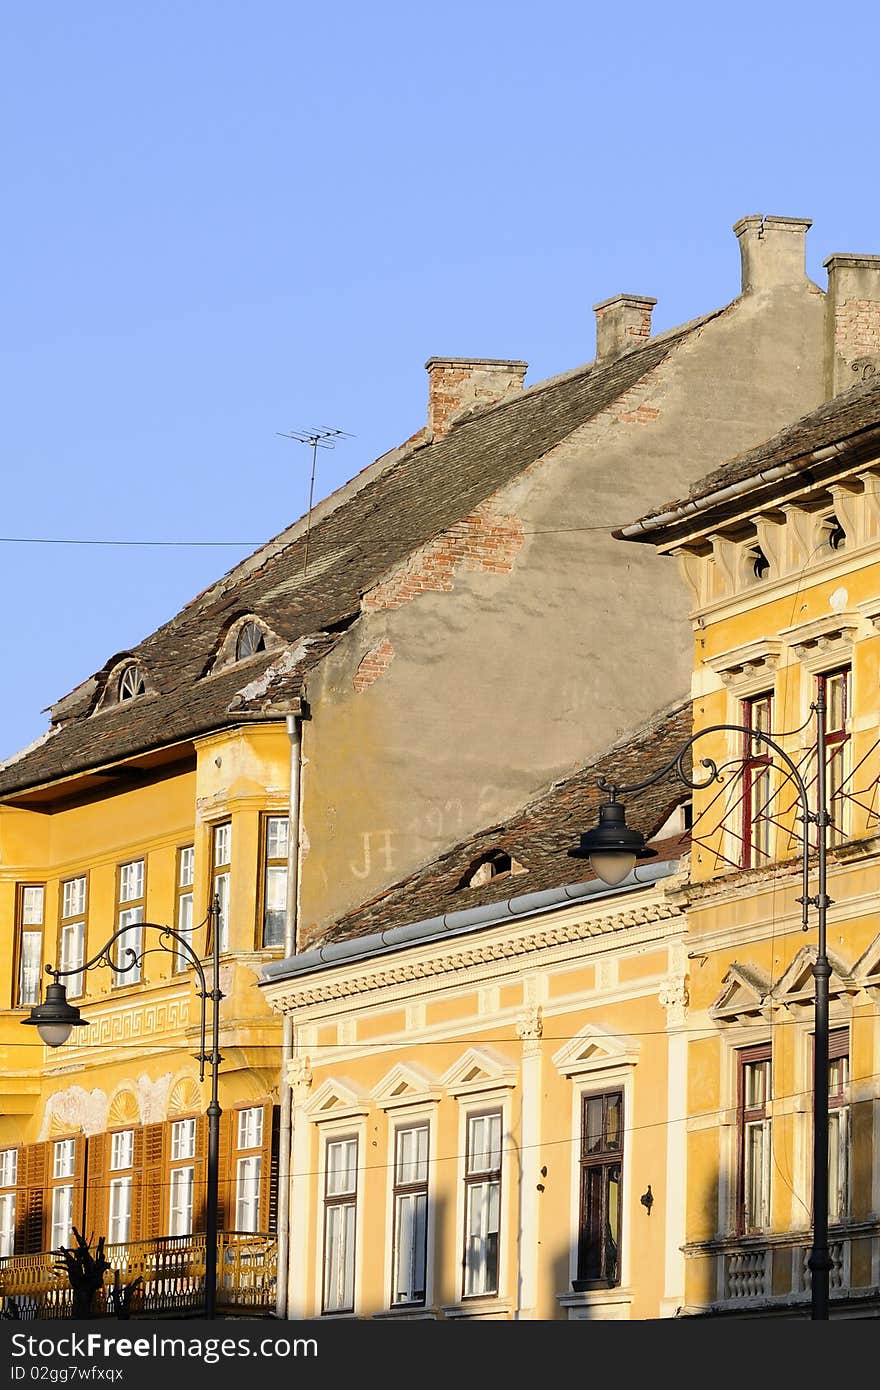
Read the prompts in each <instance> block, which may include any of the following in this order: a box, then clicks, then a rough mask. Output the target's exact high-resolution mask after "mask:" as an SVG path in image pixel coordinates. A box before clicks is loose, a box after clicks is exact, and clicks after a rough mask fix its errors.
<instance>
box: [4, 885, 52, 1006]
mask: <svg viewBox="0 0 880 1390" xmlns="http://www.w3.org/2000/svg"><path fill="white" fill-rule="evenodd" d="M15 888H16V891H15V937H14V945H13V953H12V998H13V1004H12V1007H13V1008H14V1009H29V1008H32V1007H33V1005H34V1004H39V1002H40V981H41V980H42V978H43V955H44V953H45V948H46V884H45V883H17V884H16V886H15ZM36 890H39V892H40V893H41V894H42V905H43V910H42V914H41V917H40V923H39V926H37V925H36V924H35V923H30V922H25V920H24V918H25V899H26V895H27V894H28V893H29V892H34V891H36ZM25 936H39V938H40V955H39V965H38V967H37V978H36V990H35V992H34V998H32V999H29V998H25V990H24V987H23V986H24V966H25V950H24V938H25Z"/></svg>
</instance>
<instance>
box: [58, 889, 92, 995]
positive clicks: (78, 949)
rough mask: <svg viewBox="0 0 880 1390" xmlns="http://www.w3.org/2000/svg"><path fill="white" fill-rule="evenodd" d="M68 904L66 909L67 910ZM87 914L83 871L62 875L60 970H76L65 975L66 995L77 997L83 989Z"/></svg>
mask: <svg viewBox="0 0 880 1390" xmlns="http://www.w3.org/2000/svg"><path fill="white" fill-rule="evenodd" d="M68 908H70V911H68ZM87 914H88V883H87V879H86V875H85V874H76V875H75V876H74V877H73V878H68V879H64V880H63V882H62V884H61V920H60V924H59V952H58V954H59V956H60V958H61V959H60V968H61V969H62V970H74V971H76V972H77V973H75V974H73V975H65V976H64V977H63V980H62V983H63V984H64V985H66V987H67V996H68V998H69V999H77V998H79V996H80V995H82V994H83V993H84V991H85V972H84V971H83V970H82V969H81V967H82V965H83V963H84V962H85V958H86V919H87Z"/></svg>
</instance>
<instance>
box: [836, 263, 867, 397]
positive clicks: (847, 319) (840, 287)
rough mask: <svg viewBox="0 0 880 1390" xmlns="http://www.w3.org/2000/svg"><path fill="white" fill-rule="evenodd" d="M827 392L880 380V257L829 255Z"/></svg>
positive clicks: (843, 389) (844, 389)
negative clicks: (869, 379) (858, 383)
mask: <svg viewBox="0 0 880 1390" xmlns="http://www.w3.org/2000/svg"><path fill="white" fill-rule="evenodd" d="M823 264H824V266H825V269H826V270H827V271H828V294H827V296H826V298H825V394H826V396H827V397H828V398H829V399H830V398H831V397H832V396H836V395H837V394H838V392H839V391H846V390H847V389H848V388H849V387H850V386H855V384H856V382H857V381H867V380H868V378H869V377H874V376H876V377H877V378H878V379H880V256H841V255H835V256H829V257H828V259H827V261H825V262H823Z"/></svg>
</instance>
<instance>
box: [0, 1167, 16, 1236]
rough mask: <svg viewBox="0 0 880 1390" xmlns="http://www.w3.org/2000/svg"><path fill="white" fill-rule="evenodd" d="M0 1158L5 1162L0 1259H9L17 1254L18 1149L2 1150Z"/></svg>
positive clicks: (0, 1181)
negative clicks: (10, 1156)
mask: <svg viewBox="0 0 880 1390" xmlns="http://www.w3.org/2000/svg"><path fill="white" fill-rule="evenodd" d="M10 1154H11V1155H12V1158H11V1160H10V1158H9V1155H10ZM0 1158H2V1159H3V1160H4V1161H3V1163H2V1164H0V1259H7V1258H8V1257H9V1256H10V1255H13V1254H14V1253H15V1226H16V1218H17V1211H16V1207H17V1187H18V1169H19V1161H18V1149H17V1148H6V1149H0Z"/></svg>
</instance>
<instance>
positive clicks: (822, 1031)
mask: <svg viewBox="0 0 880 1390" xmlns="http://www.w3.org/2000/svg"><path fill="white" fill-rule="evenodd" d="M810 708H811V709H812V710H814V711H815V714H816V758H817V776H816V810H815V811H811V810H810V800H809V795H808V791H807V784H806V783H805V782H804V779H803V777H802V776H801V774H800V772H799V771H798V768H797V766H796V764H795V763H794V762H793V761H792V759H791V758H790V757H789V755H788V754H787V753H786V752H785V750H784V749H783V748H781V747H780V746H779V744H778V743H777V742H776V741H775V740H774V739H772V738H771V737H769V735H768V734H765V733H762V732H761V731H760V730H758V729H748V728H746V727H745V725H742V724H713V725H711V726H710V727H708V728H706V729H700V731H699V732H698V733H696V734H694V735H693V737H692V738H689V739H688V740H687V742H686V743H685V744H684V745H683V746H682V748H681V749H680V750H679V752H678V753H677V754H676V755H675V757H674V758H673V759H672V760H671V762H669V763H667V764H666V765H665V767H662V768H660V769H659V771H658V772H655V773H654V774H653V775H652V776H651V777H647V778H646V779H645V780H644V781H643V782H636V783H634V784H633V785H632V786H627V787H622V786H614V785H613V784H612V783H609V782H607V781H606V780H605V778H604V777H600V778H599V782H598V785H599V787H600V789H601V790H602V791H604V792H607V793H608V796H609V800H608V802H607V803H606V804H605V805H604V806H600V808H599V825H598V827H597V828H596V829H594V830H588V831H586V832H585V833H584V834H583V835H581V839H580V845H579V847H578V848H577V849H572V850H569V854H571V855H572V856H573V857H574V858H576V859H589V860H590V863H591V864H592V867H593V870H594V872H595V873H596V875H597V877H599V878H601V879H603V880H604V882H605V883H608V884H611V885H616V884H618V883H621V882H622V881H623V879H624V878H626V876H627V874H628V873H630V871H631V870H632V868H633V865H634V864H635V861H636V859H637V858H642V857H644V856H645V855H646V854H651V853H652V852H653V851H651V850H648V849H647V848H646V846H645V837H644V836H643V835H642V834H641V832H640V831H638V830H631V829H630V828H629V827H628V826H627V824H626V816H625V811H624V807H623V805H622V804H621V803H620V802H619V801H618V800H617V798H618V796H619V795H620V793H622V792H626V793H629V792H638V791H643V790H644V789H645V788H646V787H652V786H653V785H654V784H655V783H656V782H659V781H660V780H661V778H663V777H666V776H668V774H669V773H670V772H673V771H674V772H675V774H676V776H677V777H678V779H679V781H680V782H682V783H683V784H684V785H685V786H687V787H692V788H695V789H699V788H702V787H707V786H709V785H710V784H711V783H712V782H717V781H721V780H722V777H721V773H719V771H718V766H717V764H716V763H715V762H713V760H712V759H711V758H703V759H702V766H703V767H705V768H707V769H708V772H709V776H708V777H707V778H706V779H705V781H694V780H693V779H692V778H691V777H690V776H689V775H688V773H687V772H686V771H685V768H684V757H685V754H686V753H687V752H688V750H689V749H690V748H691V747H693V745H694V744H695V743H697V742H698V741H699V739H701V738H705V737H707V736H708V735H710V734H716V733H738V734H744V735H745V736H746V738H747V739H752V740H755V741H756V742H761V743H764V744H766V745H767V747H768V748H771V749H772V750H773V752H774V753H776V754H777V755H778V756H779V758H780V759H781V761H782V762H783V763H784V765H785V767H786V768H787V769H788V772H789V774H790V776H791V779H792V781H793V783H794V785H795V787H796V788H797V793H798V798H799V800H800V806H801V814H800V819H801V820H802V821H803V823H804V834H803V853H802V856H801V860H802V862H801V875H802V891H801V896H800V897H799V898H798V900H797V901H798V902H799V903H800V904H801V913H802V916H801V924H802V927H803V930H804V931H808V930H809V927H810V921H809V908H811V907H815V908H816V920H817V927H818V940H817V950H816V960H815V963H814V965H813V979H814V980H815V1029H816V1031H815V1042H814V1047H813V1244H812V1249H811V1251H810V1258H809V1260H808V1262H807V1264H808V1268H809V1270H810V1276H811V1278H810V1316H811V1318H812V1319H814V1320H818V1321H826V1320H827V1318H828V1301H829V1275H830V1272H831V1268H832V1260H831V1257H830V1254H829V1250H828V981H829V979H830V976H831V967H830V965H829V963H828V954H827V950H826V915H827V910H828V908H829V907H830V906H831V899H830V898H829V897H828V894H827V892H826V891H825V889H826V881H827V876H826V866H827V828H828V825H829V824H830V821H831V817H830V816H829V814H828V808H827V805H826V779H825V771H826V763H825V759H826V742H825V709H826V706H825V692H824V690H822V689H820V691H819V693H818V696H817V699H816V701H815V703H814V704H812V705H811V706H810ZM811 824H812V825H815V826H816V827H817V832H818V833H817V839H818V859H817V885H816V887H817V892H816V893H815V895H813V896H812V897H811V896H810V892H809V876H810V837H809V829H808V827H809V826H810V825H811Z"/></svg>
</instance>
